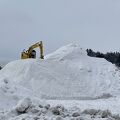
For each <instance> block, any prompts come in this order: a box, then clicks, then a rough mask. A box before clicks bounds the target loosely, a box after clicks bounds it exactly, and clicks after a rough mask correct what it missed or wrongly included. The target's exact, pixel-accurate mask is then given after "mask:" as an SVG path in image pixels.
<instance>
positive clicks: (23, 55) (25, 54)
mask: <svg viewBox="0 0 120 120" xmlns="http://www.w3.org/2000/svg"><path fill="white" fill-rule="evenodd" d="M37 47H38V48H39V49H40V58H41V59H44V55H43V43H42V41H40V42H38V43H36V44H34V45H32V46H30V47H29V49H28V50H26V51H23V52H22V53H21V59H27V58H33V57H32V52H33V50H34V49H35V48H37ZM34 58H36V56H35V57H34Z"/></svg>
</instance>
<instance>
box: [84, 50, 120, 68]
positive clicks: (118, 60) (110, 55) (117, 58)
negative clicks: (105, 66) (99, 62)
mask: <svg viewBox="0 0 120 120" xmlns="http://www.w3.org/2000/svg"><path fill="white" fill-rule="evenodd" d="M86 51H87V55H88V56H90V57H98V58H104V59H106V60H107V61H109V62H111V63H113V64H115V65H116V66H118V67H120V53H119V52H107V53H105V54H104V53H101V52H98V51H97V52H95V51H93V50H92V49H87V50H86Z"/></svg>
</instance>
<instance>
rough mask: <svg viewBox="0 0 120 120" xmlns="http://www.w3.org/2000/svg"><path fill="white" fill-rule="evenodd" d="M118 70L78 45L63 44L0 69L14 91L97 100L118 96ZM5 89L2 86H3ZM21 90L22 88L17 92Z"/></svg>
mask: <svg viewBox="0 0 120 120" xmlns="http://www.w3.org/2000/svg"><path fill="white" fill-rule="evenodd" d="M119 76H120V72H119V70H118V69H117V68H116V67H115V66H114V65H112V64H111V63H109V62H107V61H106V60H104V59H99V58H91V57H89V56H87V54H86V51H85V50H84V49H82V48H80V47H79V46H77V45H74V44H70V45H68V46H64V47H62V48H60V49H59V50H57V51H55V52H54V53H52V54H50V55H48V56H46V59H45V60H33V59H29V60H18V61H13V62H11V63H9V64H8V65H6V67H4V68H3V70H1V71H0V81H1V82H0V84H1V83H2V81H4V80H5V79H6V80H7V81H9V82H8V84H7V85H3V84H2V85H1V87H3V86H4V87H8V89H15V90H13V92H14V94H19V95H23V93H24V95H27V96H28V95H31V94H32V95H33V96H36V97H39V98H44V99H97V98H99V99H100V98H109V97H112V96H118V95H120V94H119V93H120V80H119ZM4 89H5V88H4ZM20 90H21V91H20Z"/></svg>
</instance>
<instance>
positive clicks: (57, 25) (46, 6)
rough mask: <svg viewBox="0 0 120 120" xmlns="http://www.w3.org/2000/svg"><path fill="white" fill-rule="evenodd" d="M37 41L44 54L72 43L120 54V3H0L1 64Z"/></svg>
mask: <svg viewBox="0 0 120 120" xmlns="http://www.w3.org/2000/svg"><path fill="white" fill-rule="evenodd" d="M40 40H43V43H44V47H45V54H48V53H50V52H53V51H54V50H56V49H58V48H59V47H61V46H63V45H66V44H69V43H72V42H76V43H79V44H80V45H81V47H84V48H92V49H95V50H99V51H103V52H106V51H116V50H117V51H120V0H0V60H5V59H10V60H14V59H19V58H20V53H21V51H22V50H23V49H27V48H28V47H29V45H31V44H33V43H35V42H38V41H40Z"/></svg>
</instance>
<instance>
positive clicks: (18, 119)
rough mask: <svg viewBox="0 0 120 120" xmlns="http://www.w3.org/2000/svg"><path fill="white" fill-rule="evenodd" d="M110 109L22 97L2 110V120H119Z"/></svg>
mask: <svg viewBox="0 0 120 120" xmlns="http://www.w3.org/2000/svg"><path fill="white" fill-rule="evenodd" d="M119 119H120V117H119V115H113V114H111V112H110V111H109V110H104V111H102V110H96V109H86V110H84V111H81V110H80V109H79V108H71V109H66V108H65V107H64V106H63V105H56V106H51V105H50V104H46V105H42V104H40V103H38V104H33V103H32V101H31V99H30V98H25V99H22V100H21V101H20V102H19V103H18V104H17V105H16V106H15V107H14V108H13V109H12V110H9V111H6V112H1V113H0V120H119Z"/></svg>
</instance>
